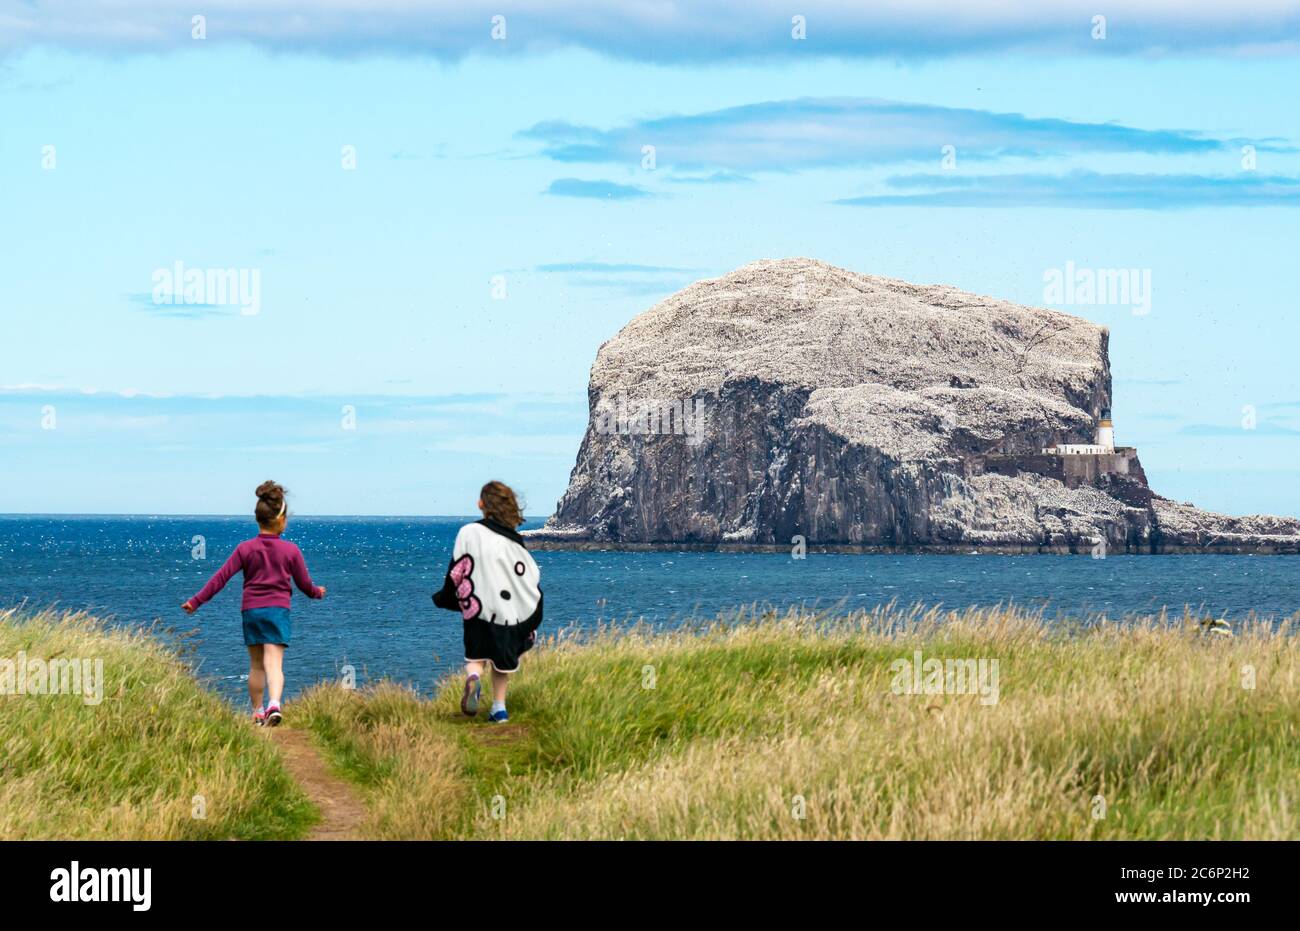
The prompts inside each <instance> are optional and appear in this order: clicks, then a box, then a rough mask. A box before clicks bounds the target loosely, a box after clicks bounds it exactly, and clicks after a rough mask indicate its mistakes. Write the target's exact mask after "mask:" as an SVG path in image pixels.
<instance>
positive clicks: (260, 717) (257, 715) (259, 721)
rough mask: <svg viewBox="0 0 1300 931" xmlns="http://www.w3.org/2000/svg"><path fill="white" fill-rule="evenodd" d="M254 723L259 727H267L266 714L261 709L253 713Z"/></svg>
mask: <svg viewBox="0 0 1300 931" xmlns="http://www.w3.org/2000/svg"><path fill="white" fill-rule="evenodd" d="M253 723H254V724H256V725H257V726H258V727H265V726H266V712H265V711H263V710H262V709H261V708H258V709H257V710H256V711H254V712H253Z"/></svg>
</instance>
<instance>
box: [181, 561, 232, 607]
mask: <svg viewBox="0 0 1300 931" xmlns="http://www.w3.org/2000/svg"><path fill="white" fill-rule="evenodd" d="M243 568H244V559H243V557H242V556H241V555H240V554H239V547H235V551H234V552H233V553H231V554H230V558H229V559H227V560H226V562H225V564H224V565H223V566H222V567H221V568H220V569H218V570H217V571H216V574H215V575H213V576H212V578H210V579H208V584H207V585H204V586H203V588H201V589H199V593H198V594H197V595H195V596H194V597H193V598H191V599H190V600H189V601H187V602H185V604H183V605H181V607H182V608H185V611H186V612H187V613H189V614H193V613H194V612H195V611H197V610H198V609H199V607H200V606H202V605H203V604H204V602H206V601H209V600H210V599H211V598H212V596H213V595H215V594H216V593H217V592H219V591H221V590H222V589H223V588H225V587H226V583H227V582H229V581H230V580H231V578H233V577H234V575H235V573H236V572H239V571H240V570H241V569H243Z"/></svg>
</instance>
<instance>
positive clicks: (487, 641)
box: [465, 617, 536, 672]
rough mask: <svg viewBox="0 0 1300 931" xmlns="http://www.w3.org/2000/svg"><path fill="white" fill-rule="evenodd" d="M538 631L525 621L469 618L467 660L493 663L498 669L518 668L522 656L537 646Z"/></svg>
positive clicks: (466, 638) (493, 666) (502, 670)
mask: <svg viewBox="0 0 1300 931" xmlns="http://www.w3.org/2000/svg"><path fill="white" fill-rule="evenodd" d="M535 640H536V631H535V630H533V629H530V628H526V627H525V625H523V624H493V623H491V622H490V621H485V620H483V619H482V618H478V617H476V618H474V619H473V620H470V621H466V622H465V662H467V663H491V664H492V668H493V669H495V670H497V671H498V672H515V671H516V670H517V669H518V668H519V657H520V656H522V655H523V654H525V653H527V652H528V651H529V650H531V649H532V648H533V643H534V642H535Z"/></svg>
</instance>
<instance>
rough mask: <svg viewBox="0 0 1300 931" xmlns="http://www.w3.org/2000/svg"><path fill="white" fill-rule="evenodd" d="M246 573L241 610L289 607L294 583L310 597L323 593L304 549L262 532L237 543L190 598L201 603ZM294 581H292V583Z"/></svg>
mask: <svg viewBox="0 0 1300 931" xmlns="http://www.w3.org/2000/svg"><path fill="white" fill-rule="evenodd" d="M236 572H243V573H244V597H243V600H242V601H241V602H240V608H241V610H244V611H247V610H249V609H250V608H287V607H289V604H290V602H291V600H292V596H293V587H292V586H293V584H296V585H297V586H298V589H299V590H300V591H301V592H302V593H303V594H304V595H306V596H307V597H308V598H319V597H321V590H320V587H319V586H317V585H314V584H312V580H311V576H310V575H308V574H307V561H306V560H305V559H303V558H302V550H300V549H298V547H297V546H296V545H294V544H293V543H290V542H289V541H288V540H282V539H280V537H279V536H278V535H276V534H273V533H259V534H258V535H257V536H255V537H254V538H253V539H251V540H245V541H244V542H243V543H241V544H239V545H238V546H237V547H235V551H234V552H233V553H231V554H230V558H229V559H227V560H226V562H225V565H223V566H222V567H221V568H220V569H218V570H217V572H216V574H215V575H213V576H212V578H210V579H208V584H207V585H204V586H203V588H202V589H201V590H200V591H199V593H198V594H197V595H195V596H194V597H193V598H191V599H190V603H191V604H192V605H194V607H196V608H197V607H199V606H200V605H202V604H203V603H204V602H206V601H208V600H209V599H211V598H212V596H213V595H215V594H216V593H217V592H219V591H221V589H223V588H224V587H225V585H226V583H227V582H229V581H230V580H231V579H232V578H233V577H234V575H235V573H236ZM291 583H292V584H291Z"/></svg>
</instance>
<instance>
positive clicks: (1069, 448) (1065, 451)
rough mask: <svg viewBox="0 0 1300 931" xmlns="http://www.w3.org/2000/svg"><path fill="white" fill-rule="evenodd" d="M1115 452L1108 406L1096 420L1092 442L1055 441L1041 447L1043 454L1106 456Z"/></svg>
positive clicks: (1113, 429) (1112, 426) (1113, 427)
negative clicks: (1050, 444) (1052, 443)
mask: <svg viewBox="0 0 1300 931" xmlns="http://www.w3.org/2000/svg"><path fill="white" fill-rule="evenodd" d="M1113 452H1115V425H1114V424H1113V423H1111V420H1110V408H1109V407H1104V408H1102V411H1101V417H1100V419H1098V421H1097V434H1096V440H1095V442H1092V443H1057V444H1056V445H1055V446H1047V447H1044V448H1043V455H1045V456H1107V455H1110V454H1111V453H1113Z"/></svg>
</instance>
